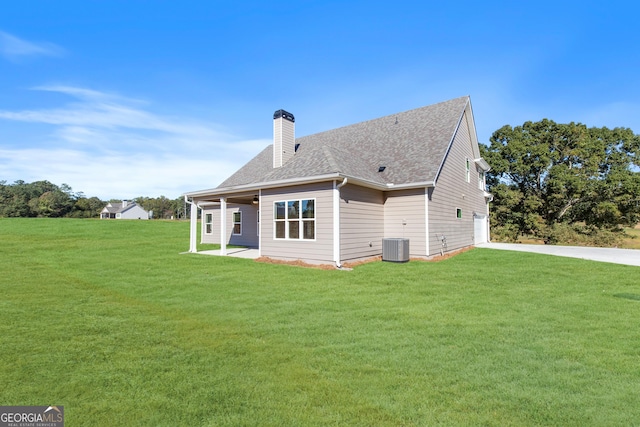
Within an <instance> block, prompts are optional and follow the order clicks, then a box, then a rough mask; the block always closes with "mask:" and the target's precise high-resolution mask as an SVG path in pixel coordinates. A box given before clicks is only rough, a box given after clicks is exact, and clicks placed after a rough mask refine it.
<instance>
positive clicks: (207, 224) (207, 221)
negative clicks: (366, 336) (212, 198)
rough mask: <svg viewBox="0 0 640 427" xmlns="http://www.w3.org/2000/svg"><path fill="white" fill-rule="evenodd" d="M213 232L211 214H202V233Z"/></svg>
mask: <svg viewBox="0 0 640 427" xmlns="http://www.w3.org/2000/svg"><path fill="white" fill-rule="evenodd" d="M211 233H213V214H210V213H208V214H205V215H204V234H211Z"/></svg>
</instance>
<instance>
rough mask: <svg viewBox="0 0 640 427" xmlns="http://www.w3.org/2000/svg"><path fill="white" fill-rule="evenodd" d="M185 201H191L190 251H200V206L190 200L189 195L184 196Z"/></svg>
mask: <svg viewBox="0 0 640 427" xmlns="http://www.w3.org/2000/svg"><path fill="white" fill-rule="evenodd" d="M184 201H185V203H189V204H190V205H191V220H190V223H189V252H191V253H197V252H198V246H197V242H198V208H199V206H198V205H197V204H196V203H194V202H190V201H189V199H188V198H187V196H186V195H185V196H184Z"/></svg>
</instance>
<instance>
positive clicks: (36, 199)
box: [0, 180, 189, 219]
mask: <svg viewBox="0 0 640 427" xmlns="http://www.w3.org/2000/svg"><path fill="white" fill-rule="evenodd" d="M113 201H120V200H113ZM134 201H135V202H136V203H138V204H139V205H140V206H142V207H143V209H145V210H148V211H149V210H150V211H153V213H154V216H153V217H154V218H157V219H165V218H176V219H177V218H184V217H186V216H187V215H188V212H186V210H188V208H189V207H188V206H185V204H184V201H183V199H182V198H177V199H174V200H170V199H168V198H166V197H165V196H160V197H155V198H153V197H137V198H136V199H134ZM106 204H107V202H103V201H102V200H100V199H99V198H97V197H88V198H87V197H86V196H85V195H84V194H83V193H82V192H80V193H74V192H73V190H72V189H71V187H70V186H68V185H67V184H62V185H60V186H57V185H55V184H52V183H51V182H49V181H36V182H32V183H27V182H24V181H21V180H19V181H15V182H14V183H13V184H7V183H6V181H0V217H51V218H60V217H73V218H99V217H100V211H101V210H102V209H103V208H104V207H105V206H106ZM185 212H186V213H185Z"/></svg>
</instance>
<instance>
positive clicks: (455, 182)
mask: <svg viewBox="0 0 640 427" xmlns="http://www.w3.org/2000/svg"><path fill="white" fill-rule="evenodd" d="M467 159H469V161H470V162H471V163H470V165H471V176H470V180H469V181H470V182H467V180H466V160H467ZM474 159H475V157H474V150H473V145H472V143H471V139H470V133H469V127H468V123H467V117H466V113H465V116H464V117H463V119H462V120H461V122H460V126H459V128H458V131H457V132H456V135H455V137H454V140H453V143H452V144H451V147H450V150H449V152H448V153H447V156H446V157H445V161H444V164H443V166H442V170H441V172H440V175H439V176H438V179H437V181H436V186H435V188H434V189H433V190H431V191H430V200H429V249H430V252H431V253H430V254H429V255H435V254H437V253H439V252H440V250H441V249H442V241H441V238H442V236H445V237H446V247H445V248H444V251H445V252H446V251H452V250H456V249H460V248H464V247H467V246H470V245H473V241H474V240H473V233H474V229H473V214H474V212H477V213H485V212H486V209H487V208H486V203H485V200H484V192H483V191H482V190H480V189H479V188H478V178H477V171H476V166H475V163H474ZM456 209H462V218H460V219H458V218H457V217H456Z"/></svg>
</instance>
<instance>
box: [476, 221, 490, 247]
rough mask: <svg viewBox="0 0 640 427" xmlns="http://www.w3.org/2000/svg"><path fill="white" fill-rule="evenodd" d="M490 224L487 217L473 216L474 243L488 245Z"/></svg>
mask: <svg viewBox="0 0 640 427" xmlns="http://www.w3.org/2000/svg"><path fill="white" fill-rule="evenodd" d="M488 230H489V224H487V216H486V215H480V214H474V215H473V243H474V244H476V245H477V244H479V243H487V241H488V240H489V239H488V234H489V233H488Z"/></svg>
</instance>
